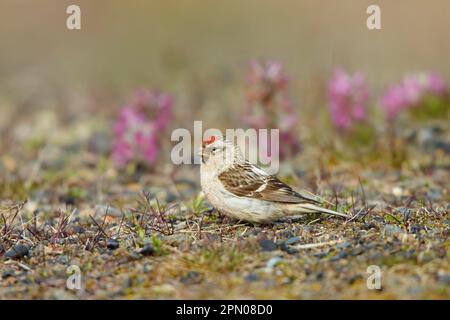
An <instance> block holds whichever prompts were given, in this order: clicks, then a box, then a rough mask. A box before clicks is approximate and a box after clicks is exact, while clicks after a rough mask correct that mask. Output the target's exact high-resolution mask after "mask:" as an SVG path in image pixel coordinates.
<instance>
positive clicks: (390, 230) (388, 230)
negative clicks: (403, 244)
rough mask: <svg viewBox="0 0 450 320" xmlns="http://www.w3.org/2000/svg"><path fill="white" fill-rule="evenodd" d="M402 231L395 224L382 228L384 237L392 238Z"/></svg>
mask: <svg viewBox="0 0 450 320" xmlns="http://www.w3.org/2000/svg"><path fill="white" fill-rule="evenodd" d="M403 232H404V231H403V229H402V228H400V227H399V226H397V225H395V224H387V225H385V226H384V228H383V234H384V235H385V236H394V235H398V234H401V233H403Z"/></svg>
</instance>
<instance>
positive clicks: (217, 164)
mask: <svg viewBox="0 0 450 320" xmlns="http://www.w3.org/2000/svg"><path fill="white" fill-rule="evenodd" d="M201 157H202V166H206V167H209V168H214V169H216V170H219V171H223V170H225V169H226V168H228V167H230V166H231V165H233V163H236V162H237V161H240V160H242V153H241V151H240V149H239V147H238V146H237V145H236V144H235V143H234V142H233V141H230V140H226V139H225V138H224V137H222V136H211V137H209V138H208V139H206V140H204V141H203V142H202V149H201Z"/></svg>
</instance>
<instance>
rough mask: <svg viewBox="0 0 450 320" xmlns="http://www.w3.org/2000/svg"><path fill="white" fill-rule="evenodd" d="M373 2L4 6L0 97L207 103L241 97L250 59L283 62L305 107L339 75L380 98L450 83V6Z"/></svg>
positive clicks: (9, 1)
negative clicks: (192, 96) (428, 76)
mask: <svg viewBox="0 0 450 320" xmlns="http://www.w3.org/2000/svg"><path fill="white" fill-rule="evenodd" d="M375 2H376V4H378V5H379V6H380V7H381V12H382V30H379V31H369V30H368V29H367V27H366V18H367V14H366V8H367V7H368V5H370V4H374V3H375ZM375 2H374V1H361V0H330V1H326V2H320V3H319V2H317V1H313V0H302V1H296V0H294V1H286V0H282V1H265V0H246V1H235V0H230V1H226V2H225V1H220V2H219V1H212V0H187V1H182V2H180V1H173V0H169V1H155V0H153V1H143V0H132V1H128V2H127V3H126V4H125V3H124V2H123V1H119V0H98V1H95V2H94V1H85V0H77V1H62V0H53V1H52V0H38V1H32V2H30V1H27V0H1V1H0V48H1V50H0V70H1V73H0V91H1V93H2V95H3V96H6V97H7V98H8V97H9V96H16V95H19V94H18V92H17V91H19V92H20V95H23V96H26V95H29V94H32V93H33V90H37V89H36V87H35V86H38V83H40V84H42V85H44V86H46V87H47V89H46V90H49V91H55V92H59V94H64V93H67V92H73V91H74V90H75V89H76V90H94V89H95V90H99V91H102V90H106V91H107V92H108V94H114V95H118V96H121V94H122V93H123V92H124V91H125V92H127V91H128V90H129V89H130V88H135V87H136V86H152V87H153V86H157V87H161V88H164V89H165V90H168V91H179V92H180V93H184V95H186V94H187V90H186V89H189V88H190V87H195V86H196V85H200V84H202V83H203V84H204V85H206V86H208V85H211V90H205V91H202V92H201V95H202V96H204V98H205V99H207V101H208V100H209V98H214V97H216V96H217V95H221V94H224V89H225V90H227V88H226V86H227V84H230V85H233V84H235V85H238V84H239V83H238V81H234V80H236V79H239V77H241V76H242V72H241V71H240V70H242V69H243V68H245V66H246V63H247V62H248V60H250V59H253V58H276V59H279V60H281V61H283V62H284V63H285V66H286V69H287V70H289V74H290V75H291V76H292V77H293V81H294V83H293V85H292V87H293V88H292V94H293V95H295V96H298V97H300V98H301V99H299V101H301V102H302V103H306V104H308V102H309V100H308V99H309V95H308V87H309V86H310V85H311V83H312V82H314V81H317V80H316V79H317V78H318V77H321V76H323V75H327V73H329V72H331V70H332V69H333V68H334V67H336V66H342V67H345V68H347V69H348V70H350V71H352V70H361V71H364V72H366V73H367V75H368V81H369V82H370V83H371V84H372V85H374V86H376V87H378V88H380V87H382V86H383V84H384V83H386V81H396V80H397V79H398V78H399V77H400V76H401V75H402V74H403V73H404V72H406V71H411V70H416V69H417V70H435V71H439V72H440V73H441V74H444V75H446V76H448V75H449V73H450V64H449V63H448V57H449V53H450V42H449V41H447V40H448V32H449V29H450V22H449V18H450V3H449V2H448V1H446V0H433V1H426V2H425V1H420V0H399V1H383V0H379V1H375ZM70 4H77V5H79V6H80V7H81V11H82V29H81V30H79V31H71V30H67V29H66V26H65V22H66V17H67V14H66V8H67V6H68V5H70ZM215 82H220V84H221V85H223V86H225V88H223V87H222V88H220V89H219V88H216V87H212V85H213V84H214V83H215ZM22 99H24V97H22ZM230 100H232V101H233V103H234V104H238V103H239V99H238V98H236V97H232V98H230ZM198 103H200V104H202V103H206V104H207V103H208V102H205V101H201V102H198ZM209 103H212V104H213V102H209ZM214 103H221V99H215V102H214ZM5 107H7V106H5V104H2V105H1V108H2V109H4V108H5ZM30 107H31V106H30ZM61 107H62V106H61ZM81 107H83V104H78V105H77V108H81ZM111 107H112V106H111ZM179 107H180V108H182V107H183V105H179ZM184 107H186V105H184ZM218 117H219V115H218Z"/></svg>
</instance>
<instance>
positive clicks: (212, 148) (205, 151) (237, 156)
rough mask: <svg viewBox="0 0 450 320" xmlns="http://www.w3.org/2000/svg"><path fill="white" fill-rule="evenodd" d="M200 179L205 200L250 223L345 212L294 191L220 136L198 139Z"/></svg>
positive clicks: (219, 209)
mask: <svg viewBox="0 0 450 320" xmlns="http://www.w3.org/2000/svg"><path fill="white" fill-rule="evenodd" d="M199 155H200V156H201V163H200V180H201V181H200V182H201V188H202V191H203V193H204V195H205V197H206V199H207V200H208V201H209V202H210V203H211V205H213V206H214V207H215V208H216V209H217V210H218V211H219V212H220V213H222V214H224V215H226V216H230V217H232V218H235V219H237V220H240V221H246V222H250V223H254V224H268V223H273V222H274V221H276V220H280V219H282V218H286V217H289V216H294V215H299V214H305V213H325V214H329V215H334V216H339V217H342V218H349V216H348V215H346V214H344V213H340V212H337V211H333V210H330V209H326V208H323V207H321V206H320V202H319V201H318V200H316V198H315V197H313V195H312V194H311V193H309V194H308V193H307V192H306V191H294V189H292V188H291V187H290V186H289V185H287V184H285V183H284V182H282V181H281V180H279V179H278V178H277V177H276V176H275V175H271V174H268V173H266V172H265V171H264V170H262V169H261V168H259V167H258V166H256V165H254V164H252V163H250V162H249V161H247V160H246V159H245V157H244V156H243V154H242V151H241V150H240V148H239V146H238V145H237V144H236V143H234V142H233V141H231V140H227V139H226V138H225V137H222V136H220V135H213V136H211V137H209V138H208V139H206V140H204V141H203V142H202V146H201V149H200V154H199Z"/></svg>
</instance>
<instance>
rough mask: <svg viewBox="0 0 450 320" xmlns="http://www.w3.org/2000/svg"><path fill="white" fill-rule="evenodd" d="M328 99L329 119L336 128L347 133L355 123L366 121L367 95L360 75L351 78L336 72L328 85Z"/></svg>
mask: <svg viewBox="0 0 450 320" xmlns="http://www.w3.org/2000/svg"><path fill="white" fill-rule="evenodd" d="M328 99H329V107H330V111H331V118H332V120H333V124H334V125H335V126H336V127H337V128H339V129H343V130H346V131H347V130H350V129H351V128H352V127H353V125H354V124H355V123H358V122H363V121H365V120H366V117H367V112H366V106H367V102H368V99H369V94H368V89H367V85H366V80H365V77H364V75H363V74H362V73H359V72H358V73H355V74H354V75H353V76H352V75H349V74H348V73H346V72H345V71H343V70H336V71H335V72H334V75H333V77H332V79H331V81H330V82H329V84H328Z"/></svg>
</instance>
